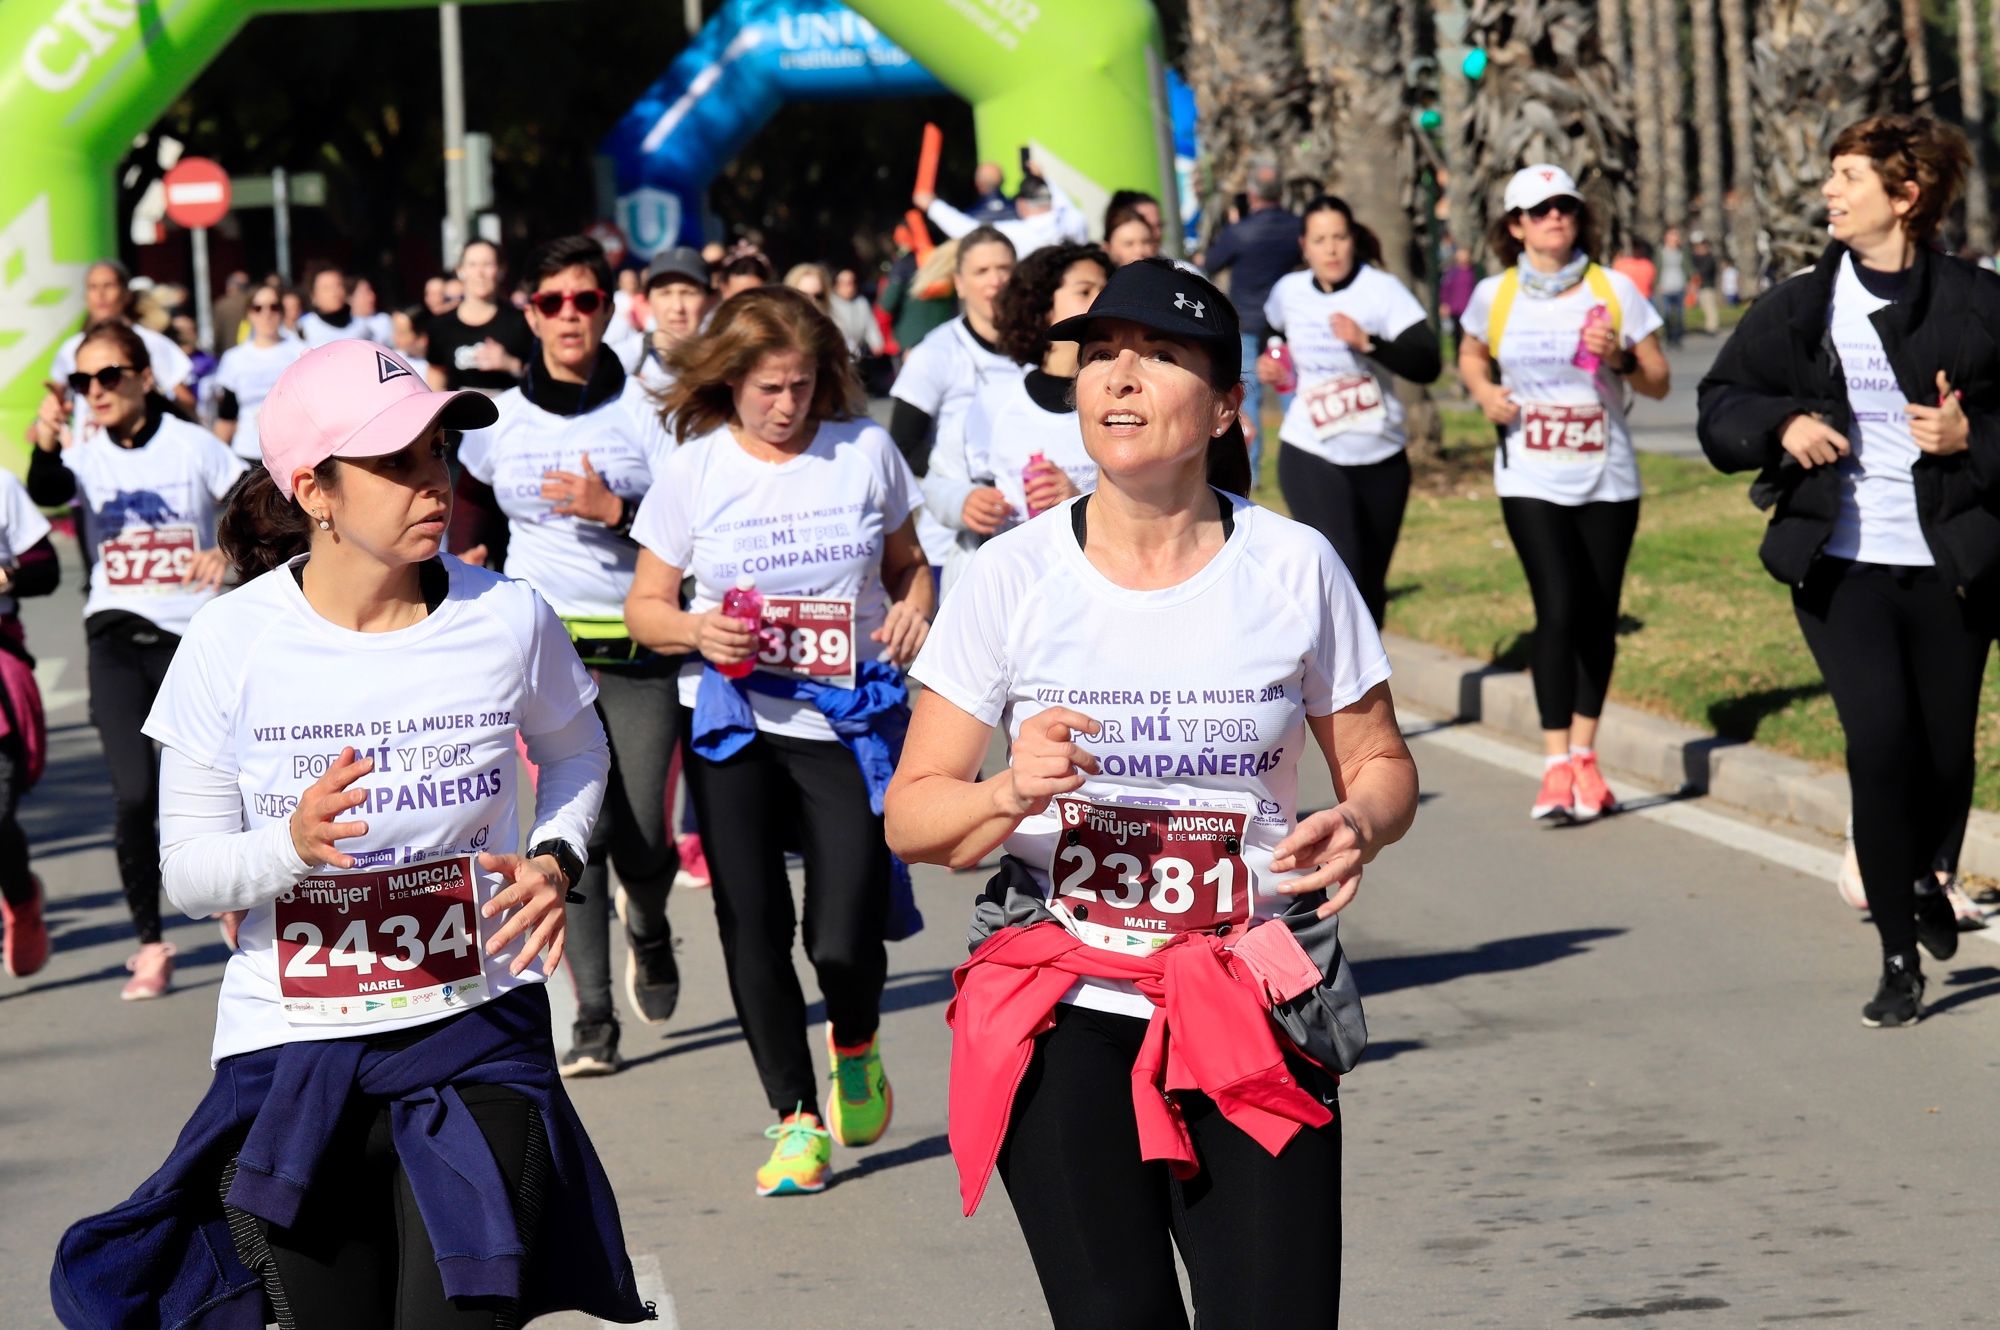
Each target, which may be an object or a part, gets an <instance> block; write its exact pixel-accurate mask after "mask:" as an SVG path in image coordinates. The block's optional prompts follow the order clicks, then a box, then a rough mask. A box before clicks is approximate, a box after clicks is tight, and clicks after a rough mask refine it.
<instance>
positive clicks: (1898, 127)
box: [1826, 115, 1972, 244]
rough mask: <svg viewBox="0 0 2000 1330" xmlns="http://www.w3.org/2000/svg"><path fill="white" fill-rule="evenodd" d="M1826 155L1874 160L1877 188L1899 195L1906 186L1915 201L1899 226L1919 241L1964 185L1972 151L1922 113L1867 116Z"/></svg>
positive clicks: (1959, 136)
mask: <svg viewBox="0 0 2000 1330" xmlns="http://www.w3.org/2000/svg"><path fill="white" fill-rule="evenodd" d="M1826 155H1827V159H1828V160H1829V161H1831V160H1832V159H1833V158H1835V157H1846V156H1849V155H1852V156H1857V157H1866V158H1867V159H1868V160H1869V161H1871V162H1873V163H1875V173H1876V174H1877V175H1879V176H1881V177H1882V188H1883V189H1884V190H1886V191H1887V192H1888V194H1889V197H1890V198H1892V199H1894V198H1900V197H1901V196H1902V193H1903V191H1904V190H1905V189H1906V188H1908V187H1909V186H1910V185H1915V186H1916V187H1917V201H1916V202H1915V203H1914V204H1912V205H1911V206H1910V210H1909V211H1908V212H1907V213H1905V214H1903V230H1904V232H1905V233H1906V234H1907V235H1908V236H1909V237H1910V239H1912V240H1914V241H1916V242H1917V243H1919V244H1921V243H1923V242H1924V241H1926V240H1929V239H1930V238H1931V236H1932V235H1934V234H1935V233H1936V232H1937V229H1938V223H1940V222H1942V221H1943V220H1944V215H1945V214H1946V213H1947V212H1949V211H1951V205H1952V204H1953V203H1955V202H1957V200H1958V195H1959V191H1960V190H1961V189H1963V188H1964V186H1965V173H1966V171H1967V170H1968V169H1969V168H1970V167H1971V165H1972V149H1971V148H1970V147H1969V146H1968V145H1967V143H1966V141H1965V135H1963V134H1961V133H1960V132H1959V131H1958V130H1957V129H1956V128H1954V127H1953V126H1951V125H1945V124H1940V123H1939V122H1937V121H1935V120H1933V119H1931V118H1930V117H1929V116H1927V115H1871V116H1869V117H1868V118H1867V119H1865V120H1857V121H1855V122H1854V123H1853V124H1851V125H1849V126H1848V127H1847V128H1846V129H1843V130H1841V131H1840V133H1839V134H1837V135H1835V136H1834V140H1833V146H1832V147H1830V148H1828V149H1827V153H1826Z"/></svg>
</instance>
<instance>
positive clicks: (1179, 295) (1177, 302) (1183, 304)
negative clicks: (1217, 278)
mask: <svg viewBox="0 0 2000 1330" xmlns="http://www.w3.org/2000/svg"><path fill="white" fill-rule="evenodd" d="M1174 308H1175V309H1191V310H1193V311H1194V316H1195V317H1196V318H1200V317H1201V312H1202V311H1203V310H1205V309H1207V308H1208V306H1206V305H1204V304H1202V303H1201V301H1199V300H1189V299H1188V298H1187V292H1185V291H1176V292H1174Z"/></svg>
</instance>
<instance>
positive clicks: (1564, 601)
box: [1500, 499, 1639, 730]
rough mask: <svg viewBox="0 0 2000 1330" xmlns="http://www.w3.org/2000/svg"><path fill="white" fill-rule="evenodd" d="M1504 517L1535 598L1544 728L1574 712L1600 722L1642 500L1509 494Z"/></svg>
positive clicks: (1532, 661) (1532, 654)
mask: <svg viewBox="0 0 2000 1330" xmlns="http://www.w3.org/2000/svg"><path fill="white" fill-rule="evenodd" d="M1500 515H1501V517H1503V518H1504V519H1505V520H1506V522H1507V534H1508V535H1509V536H1510V537H1512V538H1513V541H1514V552H1515V553H1516V554H1518V555H1520V556H1521V567H1522V568H1523V569H1525V570H1526V572H1527V574H1528V591H1529V593H1530V594H1531V595H1533V596H1534V599H1535V640H1534V645H1533V647H1532V648H1530V650H1529V653H1528V667H1529V669H1530V670H1531V671H1532V672H1533V674H1534V678H1535V709H1536V710H1538V711H1539V712H1541V717H1542V728H1543V729H1545V730H1566V729H1568V728H1569V727H1570V720H1571V718H1572V717H1574V716H1582V717H1585V718H1586V719H1589V720H1595V719H1597V718H1598V717H1599V716H1601V715H1603V714H1604V697H1605V694H1606V693H1608V692H1610V690H1611V665H1612V662H1613V661H1614V660H1616V659H1617V656H1618V597H1619V595H1620V593H1621V592H1623V591H1624V589H1625V560H1626V559H1627V558H1628V557H1629V556H1630V555H1631V553H1632V537H1633V536H1634V535H1635V534H1636V533H1637V532H1638V530H1639V501H1638V500H1637V499H1626V500H1623V501H1621V502H1618V503H1580V504H1574V505H1571V504H1561V503H1550V502H1549V501H1548V500H1546V499H1502V500H1500Z"/></svg>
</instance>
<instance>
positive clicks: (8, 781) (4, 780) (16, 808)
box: [0, 735, 35, 906]
mask: <svg viewBox="0 0 2000 1330" xmlns="http://www.w3.org/2000/svg"><path fill="white" fill-rule="evenodd" d="M27 776H28V758H27V754H26V753H25V752H23V751H22V747H21V740H20V736H18V735H9V736H8V737H7V738H5V739H0V896H4V897H6V899H7V903H8V904H9V905H17V906H18V905H26V904H28V902H30V901H32V900H34V898H35V882H34V878H33V877H32V876H31V875H30V871H29V868H28V836H27V833H26V832H24V831H22V830H21V821H20V818H19V817H18V816H16V814H18V813H19V812H20V809H21V787H22V784H23V783H24V782H25V781H26V780H27Z"/></svg>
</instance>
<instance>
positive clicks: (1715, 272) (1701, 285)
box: [1689, 231, 1722, 337]
mask: <svg viewBox="0 0 2000 1330" xmlns="http://www.w3.org/2000/svg"><path fill="white" fill-rule="evenodd" d="M1689 239H1690V241H1691V242H1692V243H1693V245H1694V252H1693V254H1692V256H1691V257H1690V259H1689V262H1690V263H1692V264H1693V265H1694V279H1695V282H1696V286H1695V293H1694V299H1695V307H1696V308H1697V309H1699V310H1700V311H1701V329H1702V331H1703V332H1705V333H1707V334H1708V335H1709V336H1710V337H1713V336H1715V335H1716V334H1717V333H1719V332H1721V331H1722V291H1721V288H1720V285H1719V283H1720V282H1721V280H1722V265H1721V264H1720V263H1719V262H1718V261H1717V260H1716V257H1715V247H1714V246H1713V245H1711V244H1709V243H1708V237H1707V236H1705V235H1703V234H1702V233H1701V232H1699V231H1696V232H1695V233H1694V234H1693V235H1692V236H1690V237H1689Z"/></svg>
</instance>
